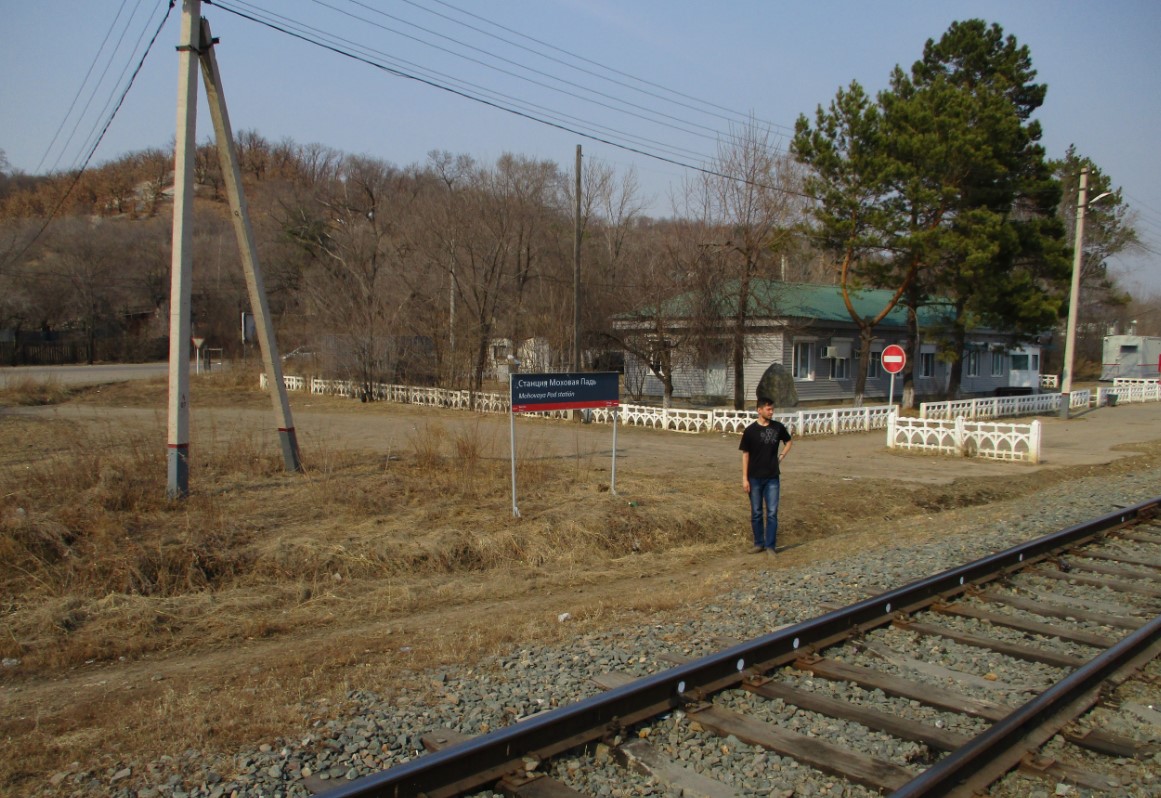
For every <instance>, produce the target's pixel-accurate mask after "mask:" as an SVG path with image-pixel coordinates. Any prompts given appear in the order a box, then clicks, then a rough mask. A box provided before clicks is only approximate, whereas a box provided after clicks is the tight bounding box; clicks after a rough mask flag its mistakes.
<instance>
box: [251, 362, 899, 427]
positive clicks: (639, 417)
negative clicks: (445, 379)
mask: <svg viewBox="0 0 1161 798" xmlns="http://www.w3.org/2000/svg"><path fill="white" fill-rule="evenodd" d="M283 380H284V382H285V383H286V389H287V390H289V391H304V390H307V388H308V383H307V380H306V379H305V378H303V377H291V376H286V377H284V378H283ZM259 383H260V385H261V386H262V389H263V390H265V389H266V375H265V374H262V375H260V377H259ZM309 389H310V392H311V393H313V394H329V395H332V396H346V397H350V398H357V397H361V396H362V394H363V386H362V385H360V384H359V383H355V382H351V381H350V380H322V379H317V378H314V379H311V380H310V381H309ZM368 398H369V399H374V400H375V401H385V402H398V403H400V404H414V405H423V406H426V407H445V408H450V409H458V410H469V409H471V408H472V394H471V392H470V391H463V390H448V389H446V388H420V387H415V386H410V385H387V384H384V383H376V384H374V385H372V386H370V390H369V396H368ZM508 403H509V396H508V395H507V394H503V393H477V394H476V395H475V410H476V411H477V412H481V413H507V412H508ZM614 410H617V411H619V412H616V413H614ZM893 411H894V408H893V407H892V406H891V405H875V406H870V407H842V408H819V409H816V410H798V411H794V412H792V413H779V414H776V415H775V418H777V419H778V420H779V421H781V422H782V423H783V424H785V425H786V428H787V429H789V430H790V434H791V435H838V434H841V433H844V432H870V431H871V430H875V429H886V428H887V419H888V417H889V416H890V415H891V413H892V412H893ZM590 412H591V418H592V420H593V421H595V422H597V423H602V424H611V423H612V422H613V418H614V415H615V416H616V418H618V419H619V420H620V423H621V424H622V425H625V426H634V427H645V428H648V429H660V430H669V431H671V432H689V433H698V432H713V431H717V432H736V433H740V432H741V431H742V430H743V429H745V428H746V425H747V424H749V423H751V422H752V421H754V420H755V419H757V418H758V414H757V413H756V412H755V411H753V410H725V409H715V410H690V409H685V408H663V407H653V406H650V405H634V404H622V405H621V406H620V407H619V408H596V409H593V410H592V411H590ZM523 415H534V416H542V417H549V418H561V417H564V416H566V415H567V411H559V410H557V411H548V412H543V413H526V414H523Z"/></svg>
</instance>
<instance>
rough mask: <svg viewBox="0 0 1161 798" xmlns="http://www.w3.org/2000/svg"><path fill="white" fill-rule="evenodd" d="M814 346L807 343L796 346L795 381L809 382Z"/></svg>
mask: <svg viewBox="0 0 1161 798" xmlns="http://www.w3.org/2000/svg"><path fill="white" fill-rule="evenodd" d="M813 351H814V344H813V343H812V342H809V341H806V342H802V343H796V344H795V345H794V379H796V380H809V379H810V375H811V362H810V361H811V352H813Z"/></svg>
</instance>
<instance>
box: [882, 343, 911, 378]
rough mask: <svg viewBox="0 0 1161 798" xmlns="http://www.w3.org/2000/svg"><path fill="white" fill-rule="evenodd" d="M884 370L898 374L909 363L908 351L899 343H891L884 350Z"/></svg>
mask: <svg viewBox="0 0 1161 798" xmlns="http://www.w3.org/2000/svg"><path fill="white" fill-rule="evenodd" d="M882 361H883V371H885V372H887V373H888V374H898V373H899V372H900V371H902V370H903V367H904V366H905V365H907V353H906V352H905V351H903V347H901V346H899V345H898V344H891V345H890V346H888V347H886V348H885V349H884V350H883V357H882Z"/></svg>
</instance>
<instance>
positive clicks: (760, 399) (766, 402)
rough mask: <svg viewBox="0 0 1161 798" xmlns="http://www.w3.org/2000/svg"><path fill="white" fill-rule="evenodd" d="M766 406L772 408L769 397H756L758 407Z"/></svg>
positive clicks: (772, 402) (771, 401) (772, 403)
mask: <svg viewBox="0 0 1161 798" xmlns="http://www.w3.org/2000/svg"><path fill="white" fill-rule="evenodd" d="M766 405H770V406H771V407H773V405H774V400H773V399H771V398H770V397H769V396H759V397H758V407H765V406H766Z"/></svg>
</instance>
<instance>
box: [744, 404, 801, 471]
mask: <svg viewBox="0 0 1161 798" xmlns="http://www.w3.org/2000/svg"><path fill="white" fill-rule="evenodd" d="M789 442H790V430H788V429H786V426H785V425H784V424H782V422H780V421H775V420H774V419H770V423H769V424H768V425H766V426H762V425H761V424H759V423H758V422H757V421H755V422H754V423H753V424H750V426H748V427H746V429H745V430H743V432H742V441H741V443H739V444H738V449H739V450H740V451H743V452H749V453H750V464H749V467H748V468H747V469H746V477H747V479H773V478H775V477H777V476H778V444H779V443H789Z"/></svg>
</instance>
